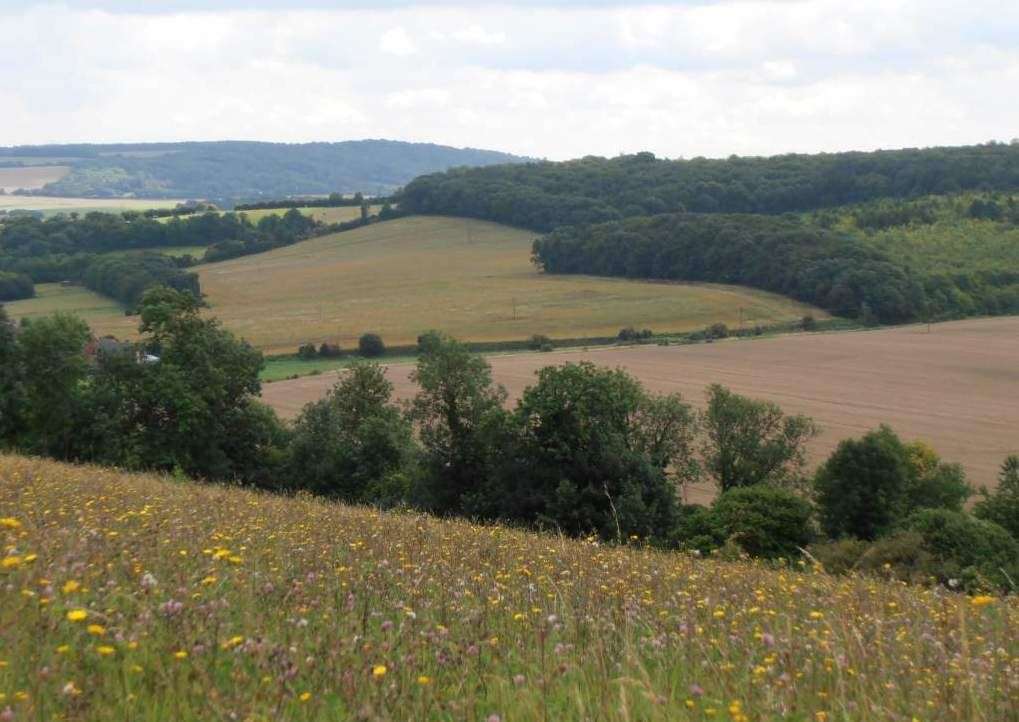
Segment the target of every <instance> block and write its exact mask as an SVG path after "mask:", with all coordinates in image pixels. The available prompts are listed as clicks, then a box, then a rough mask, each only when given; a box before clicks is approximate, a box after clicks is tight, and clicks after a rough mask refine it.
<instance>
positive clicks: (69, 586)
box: [60, 579, 81, 594]
mask: <svg viewBox="0 0 1019 722" xmlns="http://www.w3.org/2000/svg"><path fill="white" fill-rule="evenodd" d="M79 589H81V584H79V583H78V582H76V581H74V580H73V579H68V580H67V581H66V582H64V586H62V587H60V591H62V592H63V593H64V594H74V593H75V592H76V591H78V590H79Z"/></svg>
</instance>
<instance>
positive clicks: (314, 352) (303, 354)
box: [297, 343, 318, 361]
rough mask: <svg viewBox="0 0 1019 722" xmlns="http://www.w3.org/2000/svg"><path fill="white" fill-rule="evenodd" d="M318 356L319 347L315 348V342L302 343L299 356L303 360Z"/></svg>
mask: <svg viewBox="0 0 1019 722" xmlns="http://www.w3.org/2000/svg"><path fill="white" fill-rule="evenodd" d="M316 356H318V349H316V348H315V344H313V343H306V344H302V345H301V346H299V347H298V348H297V358H299V359H301V360H302V361H311V360H312V359H314V358H315V357H316Z"/></svg>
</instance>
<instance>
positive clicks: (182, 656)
mask: <svg viewBox="0 0 1019 722" xmlns="http://www.w3.org/2000/svg"><path fill="white" fill-rule="evenodd" d="M173 657H174V659H187V658H188V653H187V652H185V651H184V650H183V649H181V650H178V651H176V652H174V653H173Z"/></svg>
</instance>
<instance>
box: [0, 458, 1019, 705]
mask: <svg viewBox="0 0 1019 722" xmlns="http://www.w3.org/2000/svg"><path fill="white" fill-rule="evenodd" d="M0 541H2V542H3V544H4V549H3V554H2V558H3V561H2V569H0V574H2V582H0V660H2V661H0V695H2V698H0V715H4V716H3V717H2V719H5V720H6V719H39V720H42V719H68V720H81V719H104V720H106V719H117V720H198V719H203V720H204V719H229V720H233V719H236V720H246V719H250V720H269V719H287V720H290V719H293V720H313V719H315V720H318V719H321V720H337V719H368V720H376V719H378V720H385V719H393V720H412V719H413V720H425V719H436V720H496V719H500V720H677V719H680V720H681V719H690V720H730V721H740V720H746V721H750V720H779V719H783V720H804V721H810V722H828V721H829V720H854V721H857V720H861V721H862V720H874V721H877V720H881V721H885V720H907V721H910V720H914V719H917V720H923V721H924V722H933V721H935V720H987V721H988V722H990V721H991V720H994V721H995V722H997V721H1000V720H1010V719H1011V720H1014V719H1016V710H1017V709H1019V603H1017V601H1016V600H1014V599H992V598H989V597H981V598H973V599H970V598H967V597H964V596H960V595H956V594H953V593H951V592H947V591H940V590H937V589H922V588H914V587H907V586H904V585H901V584H893V583H886V582H882V581H875V580H864V579H855V578H835V577H829V576H827V575H825V574H823V573H821V572H819V571H816V570H813V569H810V568H808V567H805V566H803V565H793V566H792V567H788V568H781V567H780V568H775V567H771V568H768V567H765V566H762V565H757V564H750V563H742V562H732V563H730V562H723V561H717V560H699V559H694V558H691V557H688V556H683V555H679V554H669V553H659V552H653V551H650V550H646V549H642V548H640V541H639V540H632V546H631V547H610V546H602V545H599V544H596V543H592V542H584V541H570V540H565V539H561V538H558V537H555V536H548V535H546V536H541V535H535V534H530V533H525V532H521V531H515V530H509V529H505V528H499V527H486V526H477V525H473V524H469V523H466V522H460V521H444V520H438V519H434V518H430V517H427V516H423V515H419V514H411V513H379V512H376V511H373V510H370V509H363V508H350V507H344V506H339V505H335V504H329V503H324V502H321V501H318V500H314V499H310V498H294V499H289V498H282V497H274V496H268V495H263V494H259V493H254V492H250V491H245V490H240V489H231V488H225V487H214V486H203V485H198V484H194V483H190V482H182V481H174V480H171V479H165V478H159V477H154V476H144V475H128V474H123V473H120V472H117V471H115V470H107V469H100V468H94V467H73V466H66V465H61V464H57V463H53V462H46V461H38V460H31V459H26V458H22V457H17V456H0ZM8 706H9V708H10V709H9V710H7V709H6V708H7V707H8Z"/></svg>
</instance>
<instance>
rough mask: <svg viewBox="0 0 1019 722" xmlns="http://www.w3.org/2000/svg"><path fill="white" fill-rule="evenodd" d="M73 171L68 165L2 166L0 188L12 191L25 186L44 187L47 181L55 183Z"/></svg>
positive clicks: (27, 188)
mask: <svg viewBox="0 0 1019 722" xmlns="http://www.w3.org/2000/svg"><path fill="white" fill-rule="evenodd" d="M70 172H71V167H70V166H67V165H31V166H21V167H14V168H0V189H2V190H5V191H7V192H8V193H10V192H11V191H15V190H18V189H19V188H24V189H25V190H31V189H33V188H42V187H43V186H44V185H46V184H47V183H55V182H56V181H58V180H60V179H61V178H63V177H64V176H65V175H67V174H68V173H70Z"/></svg>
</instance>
